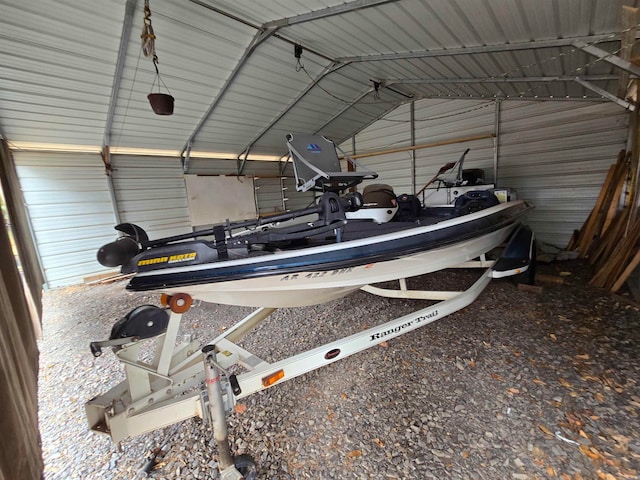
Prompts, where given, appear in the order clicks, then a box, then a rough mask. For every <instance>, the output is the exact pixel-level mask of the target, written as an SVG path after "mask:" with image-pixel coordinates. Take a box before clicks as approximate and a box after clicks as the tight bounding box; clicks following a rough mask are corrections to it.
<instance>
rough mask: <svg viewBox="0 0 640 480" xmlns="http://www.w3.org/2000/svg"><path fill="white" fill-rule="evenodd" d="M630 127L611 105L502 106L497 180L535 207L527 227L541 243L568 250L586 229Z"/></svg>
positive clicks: (620, 111) (520, 103) (621, 112)
mask: <svg viewBox="0 0 640 480" xmlns="http://www.w3.org/2000/svg"><path fill="white" fill-rule="evenodd" d="M627 121H628V115H627V114H626V113H625V111H624V110H623V109H622V108H620V107H618V106H616V105H614V104H611V103H592V102H544V103H541V102H525V101H508V102H504V103H503V104H502V106H501V114H500V125H501V127H500V141H499V154H500V163H499V167H498V180H499V182H500V184H503V185H508V186H513V187H514V188H516V189H517V190H518V194H519V195H520V197H521V198H525V199H528V200H530V201H531V202H532V203H533V204H534V205H535V206H536V209H535V211H534V212H532V213H531V215H529V219H528V222H529V224H530V225H531V227H532V229H533V230H534V231H535V232H536V235H537V236H538V238H539V239H541V240H542V241H544V242H547V243H549V244H551V245H556V246H558V247H565V246H566V245H567V243H568V241H569V239H570V237H571V234H572V233H573V231H574V230H577V229H579V228H580V227H581V226H582V224H583V223H584V221H585V219H586V218H587V216H588V215H589V212H590V211H591V209H592V208H593V206H594V204H595V201H596V199H597V197H598V194H599V192H600V189H601V187H602V184H603V182H604V179H605V176H606V174H607V171H608V169H609V166H610V165H611V164H612V163H615V161H616V160H617V156H618V152H619V151H620V150H623V149H624V148H625V144H626V140H627V131H628V127H627Z"/></svg>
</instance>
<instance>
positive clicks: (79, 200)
mask: <svg viewBox="0 0 640 480" xmlns="http://www.w3.org/2000/svg"><path fill="white" fill-rule="evenodd" d="M13 155H14V159H15V162H16V170H17V172H18V177H19V178H20V185H21V187H22V191H23V193H24V199H25V203H26V206H27V211H28V212H29V217H30V219H31V225H32V228H33V233H34V236H35V239H36V244H37V247H38V252H39V255H40V261H41V264H42V267H43V269H44V274H45V279H46V282H47V286H48V287H58V286H62V285H72V284H77V283H82V281H83V279H84V278H85V277H87V276H90V275H94V274H97V273H102V272H104V271H105V269H104V267H102V266H101V265H100V264H99V263H98V262H97V260H96V252H97V251H98V248H100V246H101V245H103V244H105V243H107V242H109V241H111V240H113V239H114V238H115V235H116V232H115V231H114V230H113V226H114V224H115V217H114V214H113V208H112V204H111V199H110V196H109V189H108V184H107V177H106V176H105V175H104V165H103V163H102V160H101V159H100V156H99V155H91V154H61V153H27V152H13Z"/></svg>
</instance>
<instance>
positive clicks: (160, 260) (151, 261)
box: [138, 257, 169, 267]
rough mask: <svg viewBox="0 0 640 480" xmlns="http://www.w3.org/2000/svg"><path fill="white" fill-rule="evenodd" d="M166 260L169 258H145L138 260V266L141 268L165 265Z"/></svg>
mask: <svg viewBox="0 0 640 480" xmlns="http://www.w3.org/2000/svg"><path fill="white" fill-rule="evenodd" d="M168 260H169V257H156V258H145V259H144V260H138V266H139V267H142V266H144V265H155V264H156V263H166V262H167V261H168Z"/></svg>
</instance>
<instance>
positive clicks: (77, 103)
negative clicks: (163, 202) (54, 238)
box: [0, 0, 640, 154]
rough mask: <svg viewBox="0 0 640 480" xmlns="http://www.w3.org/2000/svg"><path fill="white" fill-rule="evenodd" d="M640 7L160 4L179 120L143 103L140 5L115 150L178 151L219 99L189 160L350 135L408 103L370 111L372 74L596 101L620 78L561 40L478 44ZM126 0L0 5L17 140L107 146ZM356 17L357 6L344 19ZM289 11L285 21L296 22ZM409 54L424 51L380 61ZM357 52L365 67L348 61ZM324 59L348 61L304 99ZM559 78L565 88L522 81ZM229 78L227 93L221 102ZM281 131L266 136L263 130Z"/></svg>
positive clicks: (404, 86)
mask: <svg viewBox="0 0 640 480" xmlns="http://www.w3.org/2000/svg"><path fill="white" fill-rule="evenodd" d="M639 3H640V2H639V0H615V1H614V2H611V0H563V1H562V2H557V1H545V2H542V3H541V2H525V1H523V0H517V1H514V0H485V1H483V2H477V1H476V2H474V1H470V0H437V1H434V0H401V1H393V2H383V3H381V4H376V5H375V6H373V7H371V8H366V7H367V2H343V1H316V0H281V1H278V2H266V3H265V2H263V3H261V4H257V2H255V1H254V0H220V1H216V2H215V4H214V3H212V2H183V3H176V2H173V1H170V0H154V2H153V4H152V5H151V8H152V21H153V27H154V31H155V34H156V36H157V40H156V47H157V53H158V57H159V60H160V63H159V68H160V71H161V74H162V79H163V80H164V82H165V83H166V85H167V86H168V88H169V90H170V91H171V93H172V94H173V95H174V97H175V98H176V106H175V113H174V115H173V116H158V115H154V114H153V113H152V111H151V108H150V107H149V104H148V102H147V99H146V96H147V94H148V93H149V92H150V91H151V89H152V84H153V81H154V76H155V71H154V68H153V64H152V62H151V60H150V59H148V58H145V57H141V56H140V28H141V25H142V18H143V14H142V9H143V5H144V2H143V1H142V0H140V1H138V3H137V10H136V11H135V13H134V16H133V24H132V28H131V32H130V35H129V38H128V44H127V50H126V56H125V57H124V64H123V71H122V75H121V83H120V88H119V91H118V92H116V94H115V100H116V101H115V104H114V105H115V107H114V117H113V124H112V128H111V132H108V133H110V135H111V146H112V147H123V148H126V147H129V148H132V147H134V148H135V147H139V148H162V149H171V150H181V149H182V147H183V146H184V145H185V143H186V141H187V140H188V139H189V138H190V136H191V134H192V133H193V132H194V129H195V128H196V126H197V125H198V124H199V123H200V122H201V120H202V119H203V117H204V115H205V114H206V112H207V111H208V109H209V108H210V107H211V106H212V105H214V102H217V103H216V106H215V108H214V110H213V114H212V115H211V117H210V118H209V119H208V120H207V121H206V122H204V125H203V127H204V128H203V129H202V131H201V132H199V133H198V134H197V135H196V137H195V141H194V146H193V147H194V149H195V150H210V151H223V152H228V153H231V154H239V153H241V150H242V149H244V148H245V147H246V146H248V145H249V144H251V143H252V142H253V141H254V140H256V139H258V140H259V141H258V142H257V143H256V145H255V146H254V149H253V153H256V154H260V153H264V154H266V153H273V154H279V153H284V151H285V149H284V144H283V137H284V135H285V134H286V133H288V132H289V131H292V130H295V131H305V132H321V133H324V134H326V135H328V136H330V137H332V138H334V139H336V140H343V139H346V138H347V137H348V136H349V135H351V134H352V133H353V132H355V131H358V130H360V129H361V128H362V127H363V126H365V125H368V124H370V123H371V122H372V121H374V120H376V119H377V118H379V117H380V116H381V115H383V114H384V113H385V112H387V111H388V110H389V109H390V108H393V106H394V105H396V104H397V103H398V102H402V101H405V100H403V99H404V97H403V96H402V95H400V94H398V93H392V92H390V91H389V90H388V89H383V90H382V94H381V95H382V97H383V98H382V101H381V102H378V103H375V102H371V101H370V95H365V94H366V93H367V92H368V91H369V90H370V88H371V86H372V80H376V81H382V82H383V83H384V84H385V85H390V86H391V87H393V88H394V89H397V91H401V92H405V93H407V94H411V95H413V98H416V99H417V98H424V97H434V96H443V97H447V98H448V97H451V98H457V97H462V98H468V97H469V96H473V97H475V98H481V97H483V96H484V97H487V98H490V97H493V96H494V95H498V96H508V97H511V98H514V97H519V96H524V97H534V96H538V97H549V96H553V97H566V96H569V97H574V98H575V97H582V96H586V97H589V98H596V97H598V95H599V94H598V93H595V92H593V91H591V90H588V89H585V88H584V87H583V86H581V85H578V84H577V83H575V82H573V81H572V80H571V78H572V77H574V76H575V75H593V74H607V75H608V76H609V77H611V78H608V79H604V80H593V82H592V83H594V84H595V85H597V86H600V87H603V88H605V89H607V90H608V91H609V92H615V91H616V87H617V77H615V75H617V74H618V73H619V72H618V71H617V70H616V69H615V68H614V67H612V66H611V65H610V64H608V63H607V62H605V61H596V59H595V57H593V56H591V55H588V54H586V53H584V52H583V51H580V50H579V49H575V48H573V47H571V46H566V45H564V46H561V45H551V46H547V47H545V48H531V49H526V50H513V51H507V52H499V51H490V52H487V51H482V49H484V48H490V49H493V48H494V47H495V48H499V47H503V48H505V49H509V48H512V47H513V45H514V44H517V43H519V42H542V41H544V42H546V41H555V40H560V41H564V40H563V39H570V38H576V37H580V36H593V35H599V34H607V35H609V34H611V35H619V30H620V26H619V24H620V7H621V6H622V5H623V4H624V5H630V6H637V5H638V4H639ZM125 4H126V0H108V1H104V2H98V3H96V4H95V5H94V4H93V3H88V2H85V1H81V0H65V1H63V2H40V3H38V4H37V6H36V5H35V4H34V3H33V2H21V1H19V0H5V1H4V2H3V12H2V13H3V15H2V16H1V18H0V25H1V26H0V30H1V31H2V35H0V42H1V44H0V46H1V48H0V117H1V118H2V119H3V129H4V130H5V133H6V135H7V137H8V139H9V140H10V141H12V142H22V141H32V142H40V143H42V142H50V143H65V144H82V145H90V146H94V147H99V146H100V145H101V143H102V139H103V134H104V133H105V132H104V129H105V127H106V125H107V123H108V122H107V113H108V108H109V105H110V99H111V88H112V85H113V84H114V74H115V73H116V64H117V60H118V59H117V56H118V50H119V40H120V38H119V36H120V35H121V32H122V23H123V20H124V18H125ZM327 7H336V8H338V9H340V13H339V14H337V15H328V16H323V15H322V16H321V17H318V18H313V17H314V14H320V15H321V14H323V13H324V12H326V10H325V9H326V8H327ZM352 7H353V8H354V10H353V11H349V12H344V11H343V10H344V9H350V8H352ZM225 12H226V13H225ZM234 15H235V16H236V18H234V17H233V16H234ZM297 15H304V17H303V18H302V19H301V18H299V17H296V16H297ZM287 17H292V18H290V20H291V22H290V23H289V22H288V21H286V20H287ZM275 20H281V22H280V23H279V24H278V25H279V26H280V27H281V28H279V29H278V31H277V32H276V35H273V36H271V37H270V38H269V39H267V40H266V41H265V42H263V43H261V44H260V45H259V46H258V47H257V48H256V49H255V51H254V52H253V54H252V55H251V56H250V57H249V58H248V59H247V61H246V62H244V61H243V60H242V59H243V56H244V54H245V52H247V51H248V50H247V49H248V48H249V47H250V46H251V45H252V42H253V41H254V40H256V39H257V38H258V36H257V34H258V33H259V32H260V31H261V27H262V26H263V25H264V24H265V22H270V21H275ZM298 20H309V21H300V22H298ZM96 25H99V28H96ZM268 32H270V31H268ZM125 40H127V39H125ZM298 42H299V43H300V44H302V45H303V46H304V49H305V50H304V54H303V57H302V63H303V64H304V66H305V70H299V71H296V68H295V67H296V60H295V58H294V56H293V43H298ZM545 45H546V44H545ZM598 46H599V47H601V48H603V49H605V50H608V51H611V52H613V51H615V50H616V49H617V48H619V40H618V37H616V39H615V41H613V40H612V41H607V42H602V43H598ZM465 49H468V50H469V51H468V52H466V53H465V52H464V50H465ZM451 52H453V53H451ZM411 53H422V54H423V56H421V57H417V58H395V59H385V60H380V59H373V61H372V59H371V56H376V55H394V54H411ZM354 56H356V57H362V58H361V59H355V60H353V59H351V60H350V58H351V57H354ZM334 61H335V62H336V63H335V64H334ZM341 62H343V63H341ZM329 65H345V66H344V68H340V69H337V70H336V71H334V72H333V73H331V74H330V75H328V76H327V77H325V78H323V79H322V81H320V82H319V84H318V85H315V86H313V87H312V88H310V90H309V92H308V93H307V94H305V95H303V93H304V92H305V91H306V89H307V88H308V87H310V86H311V85H312V83H313V81H314V79H317V78H318V76H319V75H320V73H321V72H322V71H323V70H324V69H325V68H327V67H328V66H329ZM236 69H237V70H236ZM235 73H237V76H235ZM558 75H564V76H565V77H569V79H568V80H566V79H565V80H563V81H553V82H540V81H529V80H527V77H532V76H533V77H537V76H558ZM513 77H524V78H523V80H522V82H520V81H519V82H518V83H509V82H506V81H504V82H501V81H497V80H509V79H512V78H513ZM230 79H232V80H233V81H232V82H231V84H230V88H229V89H228V90H227V91H226V92H225V93H224V95H221V93H222V89H223V88H224V86H225V84H226V83H227V81H228V80H230ZM467 80H470V81H467ZM460 81H462V82H463V83H456V82H460ZM403 82H408V83H403ZM411 82H415V83H411ZM465 82H466V83H465ZM363 96H364V97H363ZM300 97H302V98H301V99H300ZM298 99H300V101H297V100H298ZM385 102H388V103H385ZM294 104H295V105H294ZM277 119H279V120H278V121H276V120H277ZM272 124H273V128H272V129H271V130H272V131H267V132H265V129H267V128H268V127H269V126H270V125H272Z"/></svg>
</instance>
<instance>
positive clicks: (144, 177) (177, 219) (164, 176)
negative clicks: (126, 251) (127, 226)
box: [111, 155, 191, 238]
mask: <svg viewBox="0 0 640 480" xmlns="http://www.w3.org/2000/svg"><path fill="white" fill-rule="evenodd" d="M111 164H112V166H113V169H114V171H113V173H112V174H111V176H112V178H113V188H114V191H115V197H116V202H117V205H118V214H119V215H120V221H121V222H129V223H135V224H137V225H140V226H141V227H142V228H144V229H145V230H146V231H147V233H148V234H149V237H150V238H159V237H167V236H170V235H178V234H181V233H186V232H189V231H190V230H191V222H190V218H189V207H188V204H187V193H186V188H185V184H184V179H183V177H182V164H181V162H180V160H179V159H177V158H168V157H137V156H128V155H127V156H123V155H114V156H113V157H112V159H111Z"/></svg>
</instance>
